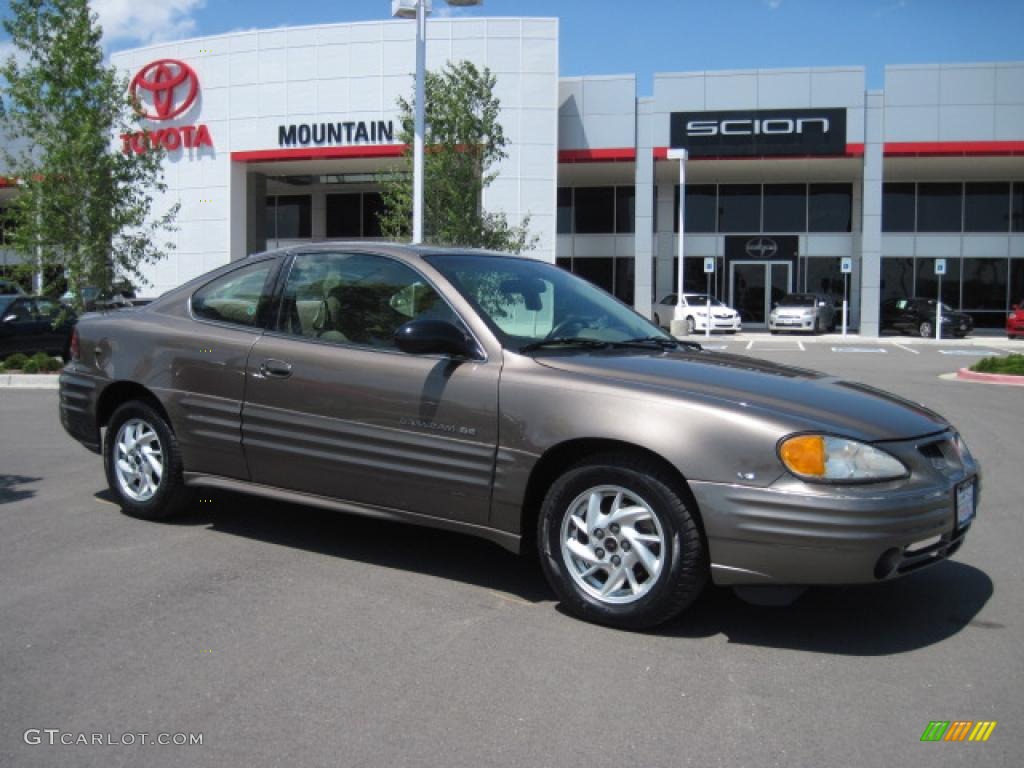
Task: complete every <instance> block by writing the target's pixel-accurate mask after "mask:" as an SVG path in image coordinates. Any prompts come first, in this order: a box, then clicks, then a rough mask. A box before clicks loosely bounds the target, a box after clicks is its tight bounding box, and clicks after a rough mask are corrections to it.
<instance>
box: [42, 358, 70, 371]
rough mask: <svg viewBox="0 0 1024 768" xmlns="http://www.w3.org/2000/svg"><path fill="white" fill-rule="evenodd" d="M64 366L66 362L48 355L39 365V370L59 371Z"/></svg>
mask: <svg viewBox="0 0 1024 768" xmlns="http://www.w3.org/2000/svg"><path fill="white" fill-rule="evenodd" d="M63 367H64V363H62V362H61V361H60V360H58V359H57V358H56V357H49V356H48V357H47V358H46V360H45V361H44V362H43V363H41V364H40V365H39V370H41V371H46V372H51V371H59V370H60V369H61V368H63Z"/></svg>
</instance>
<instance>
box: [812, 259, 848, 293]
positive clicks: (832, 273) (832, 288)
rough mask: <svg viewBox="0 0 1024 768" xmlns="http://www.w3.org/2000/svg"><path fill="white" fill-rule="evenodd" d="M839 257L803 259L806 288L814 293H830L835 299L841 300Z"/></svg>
mask: <svg viewBox="0 0 1024 768" xmlns="http://www.w3.org/2000/svg"><path fill="white" fill-rule="evenodd" d="M841 261H842V260H841V259H838V258H809V259H804V260H803V262H804V268H805V269H806V270H807V282H806V286H807V288H806V290H807V291H810V292H814V293H828V294H831V295H832V296H833V297H835V299H836V300H837V301H842V300H843V273H842V271H841Z"/></svg>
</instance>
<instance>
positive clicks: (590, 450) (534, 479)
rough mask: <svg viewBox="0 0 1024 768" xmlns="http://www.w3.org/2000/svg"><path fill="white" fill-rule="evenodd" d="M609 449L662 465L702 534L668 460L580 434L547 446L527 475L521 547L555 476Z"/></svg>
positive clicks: (686, 490) (532, 532)
mask: <svg viewBox="0 0 1024 768" xmlns="http://www.w3.org/2000/svg"><path fill="white" fill-rule="evenodd" d="M608 453H618V454H624V453H625V454H630V455H633V456H640V457H643V458H645V459H647V460H649V461H652V462H654V463H655V464H658V465H659V466H660V467H661V468H662V469H664V470H665V472H666V473H667V474H668V476H669V477H671V478H673V479H674V480H675V481H676V486H677V489H678V490H679V491H680V492H681V493H682V494H683V498H684V499H685V500H686V503H687V506H688V507H689V508H690V510H691V511H692V512H693V514H694V518H695V520H696V522H697V528H698V529H699V530H700V532H701V536H702V537H703V536H704V523H703V521H702V520H701V517H700V510H699V509H698V508H697V500H696V499H695V498H694V496H693V493H692V492H691V491H690V486H689V484H688V483H687V482H686V478H685V477H684V476H683V474H682V472H680V471H679V469H678V468H676V466H675V465H673V464H672V463H671V462H670V461H668V460H666V459H665V458H664V457H663V456H661V455H659V454H657V453H655V452H654V451H652V450H650V449H648V448H644V447H642V446H639V445H635V444H633V443H627V442H623V441H621V440H606V439H603V438H581V439H578V440H569V441H567V442H564V443H560V444H558V445H556V446H554V447H552V448H549V449H548V450H547V452H545V453H544V455H543V456H541V457H540V458H539V459H538V460H537V463H536V464H534V466H533V470H532V471H531V472H530V479H529V480H528V481H527V483H526V494H525V496H524V497H523V511H522V519H521V525H520V528H519V530H520V532H521V537H522V538H521V539H520V550H521V551H523V552H527V551H529V550H530V548H531V547H532V546H533V544H532V542H533V540H534V539H535V538H536V534H537V518H538V517H539V515H540V508H541V505H542V504H543V503H544V496H545V495H546V494H547V492H548V489H549V488H550V487H551V484H552V483H553V482H555V480H556V479H557V478H558V476H559V475H561V474H562V473H563V472H565V471H566V470H567V469H569V467H571V466H573V465H574V464H578V463H580V462H581V461H584V460H585V459H588V458H591V457H593V456H600V455H601V454H608Z"/></svg>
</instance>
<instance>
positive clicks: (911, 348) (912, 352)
mask: <svg viewBox="0 0 1024 768" xmlns="http://www.w3.org/2000/svg"><path fill="white" fill-rule="evenodd" d="M893 346H894V347H899V348H900V349H902V350H904V351H906V352H909V353H910V354H912V355H920V354H921V353H920V352H918V351H917V350H916V349H914V348H913V347H905V346H903V345H902V344H897V343H895V342H893Z"/></svg>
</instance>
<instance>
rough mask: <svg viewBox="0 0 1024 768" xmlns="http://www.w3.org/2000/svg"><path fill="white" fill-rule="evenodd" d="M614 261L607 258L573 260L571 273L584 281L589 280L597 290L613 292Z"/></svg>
mask: <svg viewBox="0 0 1024 768" xmlns="http://www.w3.org/2000/svg"><path fill="white" fill-rule="evenodd" d="M614 269H615V259H609V258H591V257H585V258H573V260H572V271H573V273H574V274H577V275H579V276H580V277H582V278H583V279H584V280H589V281H590V282H592V283H593V284H594V285H596V286H597V287H598V288H603V289H604V290H606V291H608V293H613V292H614V290H615V271H614Z"/></svg>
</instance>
